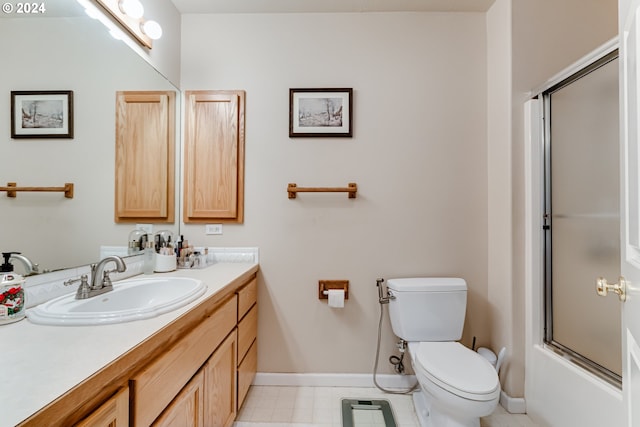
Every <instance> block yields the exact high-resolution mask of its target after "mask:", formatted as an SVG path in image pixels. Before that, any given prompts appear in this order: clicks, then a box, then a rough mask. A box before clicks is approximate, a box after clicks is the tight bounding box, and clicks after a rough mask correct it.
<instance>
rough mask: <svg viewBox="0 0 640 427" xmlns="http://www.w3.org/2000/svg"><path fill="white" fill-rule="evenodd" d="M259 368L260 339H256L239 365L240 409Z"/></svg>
mask: <svg viewBox="0 0 640 427" xmlns="http://www.w3.org/2000/svg"><path fill="white" fill-rule="evenodd" d="M257 370H258V340H255V341H254V342H253V344H252V345H251V348H249V351H248V352H247V355H246V356H245V358H244V360H243V361H242V363H240V366H238V409H240V407H241V406H242V402H244V398H245V397H247V392H248V391H249V387H250V386H251V383H252V382H253V378H254V377H255V376H256V371H257Z"/></svg>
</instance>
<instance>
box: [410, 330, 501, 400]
mask: <svg viewBox="0 0 640 427" xmlns="http://www.w3.org/2000/svg"><path fill="white" fill-rule="evenodd" d="M409 351H410V352H411V353H412V356H413V360H414V369H415V370H416V371H419V373H421V374H423V375H424V376H425V377H427V378H428V379H429V380H430V381H432V382H433V383H434V384H436V385H438V386H439V387H441V388H443V389H445V390H447V391H448V392H450V393H453V394H455V395H457V396H460V397H463V398H466V399H471V400H477V401H490V400H494V399H496V398H497V397H498V396H499V395H500V382H499V379H498V374H497V373H496V370H495V369H494V367H493V366H491V364H490V363H489V362H488V361H487V360H486V359H484V358H483V357H482V356H480V355H479V354H478V353H476V352H475V351H473V350H470V349H469V348H467V347H465V346H463V345H462V344H460V343H458V342H452V341H445V342H420V343H409ZM416 373H418V372H416Z"/></svg>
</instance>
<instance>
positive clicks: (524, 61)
mask: <svg viewBox="0 0 640 427" xmlns="http://www.w3.org/2000/svg"><path fill="white" fill-rule="evenodd" d="M499 1H500V0H499ZM511 3H512V4H511V7H512V14H511V20H512V28H513V30H512V50H511V52H512V100H511V102H512V105H511V128H512V129H511V131H512V146H511V161H512V165H513V167H512V188H513V191H512V203H513V204H512V206H513V213H512V214H513V217H512V222H513V223H512V226H513V236H512V239H513V240H512V246H513V258H512V261H513V265H512V269H513V284H512V293H513V297H512V301H513V304H512V308H511V309H512V313H513V319H512V322H513V323H512V324H513V325H514V326H513V328H514V330H513V334H514V335H513V342H514V348H515V349H516V350H517V351H518V356H517V357H514V361H516V362H517V363H519V364H520V365H522V364H523V363H524V354H523V353H524V332H525V331H524V322H525V319H524V316H525V291H524V285H525V276H524V274H525V273H524V262H525V258H524V254H525V248H524V244H525V242H524V233H525V222H524V221H525V212H524V207H525V200H524V167H525V162H526V161H528V159H525V156H524V136H523V132H524V109H523V105H524V102H525V101H526V100H527V99H528V98H529V96H530V95H529V93H530V91H532V90H535V89H536V88H539V87H540V86H541V85H542V84H544V83H545V81H547V80H548V79H550V78H551V77H553V76H554V75H555V74H556V73H558V72H560V71H562V70H563V69H564V68H565V67H567V66H569V65H571V64H572V63H574V62H575V61H577V60H578V59H580V58H581V57H583V56H584V55H586V54H587V53H589V52H591V51H593V50H594V49H596V48H598V47H599V46H600V45H602V44H604V43H605V42H606V41H608V40H610V39H612V38H613V37H615V36H616V35H617V2H616V1H615V0H590V1H584V0H565V1H562V2H558V1H555V0H541V1H535V2H531V1H517V0H514V1H511ZM540 327H541V326H540ZM518 371H519V372H521V370H520V369H519V370H518ZM518 375H519V380H518V381H516V382H514V383H513V388H512V394H513V395H519V394H521V393H522V392H523V389H522V388H521V384H522V382H521V381H520V380H521V379H522V378H523V373H519V374H518Z"/></svg>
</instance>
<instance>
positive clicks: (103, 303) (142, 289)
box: [26, 277, 207, 326]
mask: <svg viewBox="0 0 640 427" xmlns="http://www.w3.org/2000/svg"><path fill="white" fill-rule="evenodd" d="M206 290H207V285H205V284H204V283H203V282H202V281H201V280H196V279H190V278H186V277H166V278H155V277H154V278H152V277H150V278H140V279H137V278H136V279H127V280H123V281H120V282H116V283H114V284H113V291H110V292H107V293H104V294H102V295H97V296H95V297H91V298H88V299H82V300H77V299H75V292H74V293H72V294H69V295H64V296H62V297H58V298H55V299H52V300H51V301H48V302H45V303H43V304H40V305H38V306H36V307H34V308H31V309H29V310H27V312H26V314H27V318H28V319H29V320H30V321H31V322H33V323H38V324H41V325H70V326H78V325H106V324H111V323H122V322H130V321H133V320H141V319H148V318H150V317H155V316H158V315H160V314H163V313H168V312H170V311H173V310H175V309H178V308H180V307H182V306H184V305H187V304H189V303H190V302H192V301H195V300H196V299H198V298H199V297H200V296H202V294H204V293H205V291H206Z"/></svg>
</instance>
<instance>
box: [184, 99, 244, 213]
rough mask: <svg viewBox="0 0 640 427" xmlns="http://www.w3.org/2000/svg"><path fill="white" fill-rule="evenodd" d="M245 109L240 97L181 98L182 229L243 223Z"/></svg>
mask: <svg viewBox="0 0 640 427" xmlns="http://www.w3.org/2000/svg"><path fill="white" fill-rule="evenodd" d="M244 103H245V92H244V91H216V90H207V91H187V92H185V144H184V150H185V161H184V179H185V182H184V222H185V223H189V222H207V221H217V222H230V223H242V222H243V221H244V139H245V136H244Z"/></svg>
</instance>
